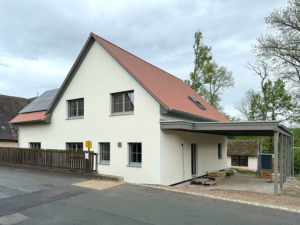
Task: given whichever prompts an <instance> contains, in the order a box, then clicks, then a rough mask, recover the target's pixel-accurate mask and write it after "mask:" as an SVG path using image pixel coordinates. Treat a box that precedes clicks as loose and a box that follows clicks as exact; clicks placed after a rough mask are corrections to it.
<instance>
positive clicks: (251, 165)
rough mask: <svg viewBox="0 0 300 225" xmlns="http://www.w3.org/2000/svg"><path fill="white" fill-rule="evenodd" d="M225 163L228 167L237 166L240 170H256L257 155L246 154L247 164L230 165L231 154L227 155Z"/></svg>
mask: <svg viewBox="0 0 300 225" xmlns="http://www.w3.org/2000/svg"><path fill="white" fill-rule="evenodd" d="M227 164H228V167H229V168H237V169H241V170H251V171H256V170H257V156H248V166H232V165H231V156H227Z"/></svg>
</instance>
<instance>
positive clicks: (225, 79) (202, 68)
mask: <svg viewBox="0 0 300 225" xmlns="http://www.w3.org/2000/svg"><path fill="white" fill-rule="evenodd" d="M202 38H203V37H202V33H201V32H200V31H197V32H196V33H195V44H194V45H193V48H194V54H195V60H194V71H193V72H191V73H190V77H189V78H190V79H189V80H185V81H184V82H185V83H186V84H187V85H189V86H190V87H191V88H192V89H193V90H194V91H196V92H197V93H198V94H199V95H201V96H203V97H204V98H205V99H206V100H207V101H208V102H209V103H210V104H211V105H212V106H214V107H215V108H216V109H218V110H223V108H222V107H221V106H220V104H219V103H220V101H221V97H220V95H222V93H223V91H224V90H226V89H228V88H230V87H233V86H234V79H233V76H232V72H231V71H228V70H227V68H226V67H224V66H220V67H219V66H218V64H217V63H216V62H214V61H212V54H211V49H212V48H211V47H208V46H206V45H204V43H203V42H202Z"/></svg>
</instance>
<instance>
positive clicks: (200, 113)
mask: <svg viewBox="0 0 300 225" xmlns="http://www.w3.org/2000/svg"><path fill="white" fill-rule="evenodd" d="M94 41H97V42H98V43H99V44H100V45H101V46H102V47H103V48H104V49H105V50H106V51H107V52H108V53H109V54H110V55H111V56H112V57H113V58H114V59H115V60H116V61H117V62H119V63H120V65H121V66H122V67H123V68H124V69H125V70H127V72H128V73H129V74H131V75H132V76H133V78H134V79H136V80H137V82H138V83H140V84H141V85H142V86H143V87H144V88H145V89H146V90H147V91H148V92H149V93H150V94H151V95H152V96H153V97H154V98H155V99H156V100H157V101H158V102H159V103H160V104H161V105H162V106H163V107H164V108H165V109H166V110H167V111H171V110H173V111H174V110H175V111H177V112H182V113H186V114H189V115H195V116H197V117H201V118H207V119H209V120H210V121H222V122H225V121H226V122H227V121H229V120H228V119H227V118H226V117H225V116H224V115H222V114H221V113H220V112H219V111H218V110H216V109H215V108H214V107H212V106H211V105H210V104H209V103H208V102H206V101H205V100H204V99H203V98H202V97H201V96H199V95H198V94H197V93H196V92H195V91H194V90H192V89H191V88H190V87H189V86H188V85H187V84H185V83H184V82H183V81H182V80H180V79H179V78H177V77H175V76H173V75H171V74H169V73H167V72H165V71H163V70H161V69H159V68H157V67H156V66H153V65H152V64H150V63H148V62H146V61H144V60H142V59H140V58H138V57H137V56H135V55H133V54H131V53H129V52H127V51H125V50H124V49H122V48H120V47H118V46H116V45H114V44H112V43H111V42H109V41H107V40H105V39H103V38H101V37H99V36H97V35H95V34H93V33H91V34H90V37H89V38H88V40H87V42H86V44H85V45H84V47H83V49H82V50H81V52H80V54H79V56H78V58H77V59H76V61H75V63H74V64H73V66H72V68H71V70H70V72H69V74H68V76H67V77H66V79H65V80H64V82H63V84H62V86H61V88H60V89H59V91H58V93H57V95H56V97H55V98H54V100H53V101H52V103H51V105H50V107H49V109H48V111H47V112H46V114H48V113H51V112H52V111H53V110H54V108H55V106H56V105H57V103H58V101H59V100H60V98H61V96H62V95H63V93H64V91H65V89H66V88H67V86H68V84H69V83H70V82H71V80H72V78H73V76H74V75H75V73H76V71H77V69H78V68H79V66H80V64H81V62H82V61H83V59H84V57H85V55H86V54H87V52H88V50H89V49H90V47H91V46H92V44H93V43H94ZM189 96H192V97H194V98H196V99H197V100H198V101H199V102H200V103H201V104H202V105H203V106H204V107H205V108H206V110H202V109H200V108H199V107H198V106H197V105H196V104H195V103H194V102H193V101H192V100H191V99H190V98H189Z"/></svg>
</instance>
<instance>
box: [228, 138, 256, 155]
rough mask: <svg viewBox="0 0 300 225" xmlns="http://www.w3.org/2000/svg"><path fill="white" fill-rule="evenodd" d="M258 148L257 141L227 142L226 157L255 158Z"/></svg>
mask: <svg viewBox="0 0 300 225" xmlns="http://www.w3.org/2000/svg"><path fill="white" fill-rule="evenodd" d="M259 148H260V142H259V140H227V155H248V156H256V155H257V154H258V153H259Z"/></svg>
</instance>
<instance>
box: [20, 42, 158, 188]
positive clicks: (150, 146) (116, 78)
mask: <svg viewBox="0 0 300 225" xmlns="http://www.w3.org/2000/svg"><path fill="white" fill-rule="evenodd" d="M129 90H134V105H135V109H134V114H133V115H122V116H111V115H110V110H111V102H110V101H111V96H110V94H111V93H115V92H122V91H129ZM77 98H84V119H72V120H69V119H67V101H68V100H71V99H77ZM159 107H160V106H159V103H158V102H157V101H156V100H155V99H154V98H153V97H152V96H151V95H150V94H149V93H148V92H147V91H146V90H145V89H144V88H143V87H142V86H141V85H140V84H139V83H138V82H137V81H136V80H135V79H134V78H133V77H131V75H130V74H128V72H127V71H126V70H125V69H124V68H123V67H122V66H121V65H120V64H119V63H118V62H117V61H116V60H115V59H113V57H112V56H111V55H110V54H109V53H108V52H107V51H106V50H105V49H104V48H102V46H101V45H100V44H98V43H97V42H95V43H94V44H93V46H92V47H91V49H90V51H89V52H88V54H87V56H86V57H85V59H84V61H83V62H82V64H81V66H80V68H79V69H78V71H77V73H76V74H75V76H74V78H73V80H72V81H71V83H70V84H69V86H68V88H67V89H66V91H65V93H64V94H63V96H62V98H61V100H60V101H59V103H58V104H57V106H56V108H55V110H54V112H53V114H52V121H51V124H47V125H22V126H21V128H20V132H21V135H20V137H21V138H20V147H28V143H29V142H41V145H42V148H52V149H65V148H66V142H83V143H84V142H85V141H87V140H90V141H92V142H93V148H92V150H93V151H95V152H98V153H99V144H98V143H99V142H110V149H111V158H110V165H99V166H98V170H99V173H101V174H108V175H117V176H123V177H124V179H125V181H128V182H138V183H143V182H147V183H160V163H159V162H160V160H159V157H160V144H159V143H160V136H159V133H160V127H159V119H160V114H159ZM118 142H122V148H118V147H117V143H118ZM128 142H141V143H142V161H143V162H142V167H141V168H134V167H127V165H128V157H129V153H128ZM84 149H85V150H86V148H84Z"/></svg>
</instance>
